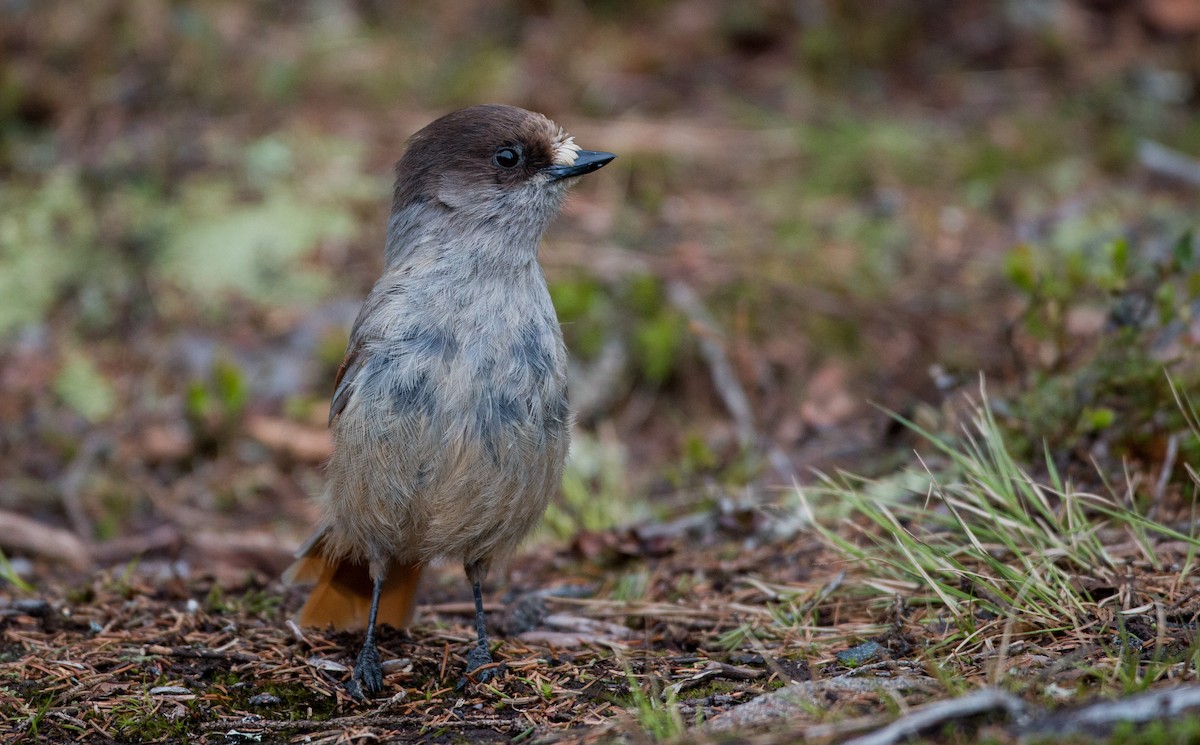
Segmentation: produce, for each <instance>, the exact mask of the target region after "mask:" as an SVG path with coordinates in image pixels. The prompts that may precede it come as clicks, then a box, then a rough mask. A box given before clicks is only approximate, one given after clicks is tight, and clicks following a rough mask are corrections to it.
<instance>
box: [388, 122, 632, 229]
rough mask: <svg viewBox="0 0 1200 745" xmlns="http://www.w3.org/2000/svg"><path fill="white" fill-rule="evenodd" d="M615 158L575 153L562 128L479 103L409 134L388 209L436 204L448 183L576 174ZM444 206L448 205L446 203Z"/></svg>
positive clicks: (503, 183) (516, 181) (507, 182)
mask: <svg viewBox="0 0 1200 745" xmlns="http://www.w3.org/2000/svg"><path fill="white" fill-rule="evenodd" d="M615 157H616V156H615V155H613V154H611V153H600V152H591V151H586V150H580V149H579V147H578V146H576V145H575V142H574V140H573V138H571V137H570V136H569V135H567V133H566V132H565V131H563V129H562V127H560V126H558V125H557V124H555V123H554V122H552V121H550V120H549V119H547V118H546V117H544V116H542V115H541V114H538V113H535V112H532V111H526V110H525V109H519V108H516V107H515V106H504V105H500V104H482V105H479V106H471V107H469V108H465V109H460V110H458V111H455V112H452V113H449V114H446V115H445V116H443V117H442V118H440V119H437V120H435V121H433V122H431V123H430V124H429V125H427V126H426V127H425V128H423V129H421V130H420V131H419V132H417V133H416V134H414V135H413V136H412V138H411V139H409V142H408V150H407V151H406V152H405V154H404V157H403V158H402V159H401V160H400V162H399V163H398V164H397V165H396V190H395V194H394V197H393V202H392V205H393V209H400V208H403V207H406V206H408V205H410V204H413V203H419V202H425V201H431V200H439V201H443V202H445V201H446V200H444V199H442V198H440V194H441V193H442V192H443V190H444V188H445V187H446V185H447V184H446V182H447V180H452V181H453V182H455V183H456V184H459V185H477V186H478V187H479V188H480V189H489V188H490V189H494V188H501V189H503V188H512V187H516V186H518V185H522V184H525V183H528V182H529V181H531V180H533V179H535V178H538V177H541V180H542V181H543V182H545V183H553V182H555V181H558V180H561V179H563V178H568V177H571V176H579V175H583V174H584V173H589V172H591V171H594V170H596V169H597V168H600V167H602V166H603V165H604V164H606V163H608V162H609V161H611V160H612V159H613V158H615ZM447 206H453V205H450V204H447Z"/></svg>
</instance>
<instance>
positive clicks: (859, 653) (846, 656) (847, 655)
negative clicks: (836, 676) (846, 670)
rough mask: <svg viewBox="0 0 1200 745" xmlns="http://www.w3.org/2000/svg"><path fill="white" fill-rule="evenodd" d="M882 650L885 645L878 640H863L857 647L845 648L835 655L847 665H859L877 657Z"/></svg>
mask: <svg viewBox="0 0 1200 745" xmlns="http://www.w3.org/2000/svg"><path fill="white" fill-rule="evenodd" d="M882 652H883V647H881V646H880V645H879V643H878V642H863V643H862V644H859V645H858V646H857V647H851V648H850V649H844V650H842V651H841V652H838V653H837V654H836V655H835V656H836V657H837V661H838V662H840V663H842V664H843V665H845V666H846V667H858V666H860V665H865V664H867V663H868V662H872V661H873V660H875V659H877V658H878V657H879V655H880V653H882Z"/></svg>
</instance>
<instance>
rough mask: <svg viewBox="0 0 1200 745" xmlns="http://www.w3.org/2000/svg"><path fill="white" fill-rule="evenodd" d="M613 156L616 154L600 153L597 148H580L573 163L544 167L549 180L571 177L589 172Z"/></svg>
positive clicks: (603, 164)
mask: <svg viewBox="0 0 1200 745" xmlns="http://www.w3.org/2000/svg"><path fill="white" fill-rule="evenodd" d="M615 157H617V156H615V155H613V154H612V153H602V152H600V151H598V150H580V151H579V152H578V153H577V154H576V156H575V165H571V166H550V167H549V168H547V169H546V173H548V174H550V180H551V181H558V180H559V179H564V178H571V177H572V176H582V175H583V174H585V173H591V172H592V171H595V170H598V169H600V168H603V167H604V166H605V164H607V163H608V162H609V161H611V160H612V159H613V158H615Z"/></svg>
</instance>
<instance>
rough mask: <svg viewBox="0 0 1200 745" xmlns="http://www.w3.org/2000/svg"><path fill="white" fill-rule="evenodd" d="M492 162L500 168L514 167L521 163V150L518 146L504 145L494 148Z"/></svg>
mask: <svg viewBox="0 0 1200 745" xmlns="http://www.w3.org/2000/svg"><path fill="white" fill-rule="evenodd" d="M492 162H493V163H495V164H496V165H498V166H500V167H501V168H516V167H517V166H519V165H521V151H520V150H519V149H518V148H515V147H511V146H507V145H506V146H505V147H502V148H499V149H498V150H496V154H495V155H493V156H492Z"/></svg>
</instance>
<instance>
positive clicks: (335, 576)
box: [283, 538, 421, 630]
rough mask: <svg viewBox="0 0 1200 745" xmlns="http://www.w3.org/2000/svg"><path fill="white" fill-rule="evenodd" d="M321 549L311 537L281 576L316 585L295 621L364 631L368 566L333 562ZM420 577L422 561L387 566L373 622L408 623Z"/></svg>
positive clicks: (400, 625)
mask: <svg viewBox="0 0 1200 745" xmlns="http://www.w3.org/2000/svg"><path fill="white" fill-rule="evenodd" d="M322 547H323V546H322V541H321V540H320V539H319V538H317V539H316V540H311V541H309V542H308V543H307V544H306V546H305V547H304V549H302V551H303V553H302V554H301V555H300V557H299V558H298V559H296V561H295V563H293V564H292V566H291V567H289V568H288V570H287V572H285V573H284V575H283V577H284V581H285V582H287V583H289V584H292V583H297V584H298V583H307V582H312V583H314V586H313V589H312V592H310V593H309V595H308V600H307V601H306V602H305V603H304V607H303V608H301V609H300V612H299V613H298V614H296V619H295V620H296V622H297V623H299V624H300V625H301V626H315V627H318V628H325V627H328V626H332V627H333V628H334V629H335V630H350V629H365V628H366V627H367V621H368V620H370V613H371V592H372V590H373V583H372V581H371V576H370V573H369V572H368V571H367V565H366V564H359V563H353V562H350V561H347V560H344V559H343V560H340V561H332V560H330V559H328V558H326V556H325V555H324V553H322V551H321V549H322ZM420 578H421V567H420V565H416V564H392V565H391V566H390V567H388V573H387V577H386V578H385V579H384V581H383V591H382V592H381V593H380V595H379V615H378V616H377V617H376V619H375V620H376V623H386V624H389V625H391V626H394V627H396V628H404V627H405V626H407V625H408V624H409V622H410V621H412V616H413V610H414V609H415V608H416V594H417V583H418V581H419V580H420Z"/></svg>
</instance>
